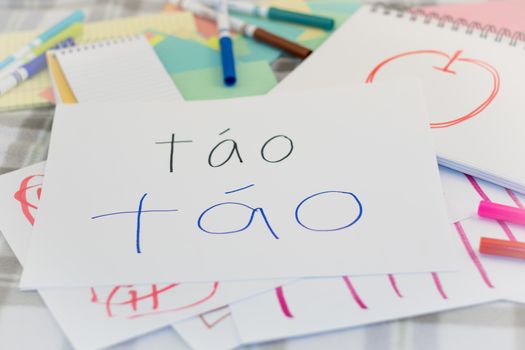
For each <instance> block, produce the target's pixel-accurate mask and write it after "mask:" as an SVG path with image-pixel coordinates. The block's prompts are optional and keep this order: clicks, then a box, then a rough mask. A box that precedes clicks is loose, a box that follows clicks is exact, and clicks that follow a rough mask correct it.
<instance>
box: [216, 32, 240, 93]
mask: <svg viewBox="0 0 525 350" xmlns="http://www.w3.org/2000/svg"><path fill="white" fill-rule="evenodd" d="M219 44H220V46H221V61H222V74H223V78H224V84H225V85H226V86H232V85H234V84H235V83H236V82H237V76H236V73H235V61H234V58H233V44H232V40H231V39H230V38H229V37H222V38H220V40H219Z"/></svg>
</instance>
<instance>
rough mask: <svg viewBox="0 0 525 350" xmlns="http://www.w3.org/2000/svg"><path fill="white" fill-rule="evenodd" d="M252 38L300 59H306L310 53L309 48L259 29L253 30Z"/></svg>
mask: <svg viewBox="0 0 525 350" xmlns="http://www.w3.org/2000/svg"><path fill="white" fill-rule="evenodd" d="M253 38H254V39H256V40H258V41H261V42H264V43H266V44H269V45H272V46H275V47H278V48H280V49H282V50H284V51H286V52H288V53H290V54H292V55H294V56H296V57H299V58H302V59H304V58H306V57H308V56H309V55H310V54H311V53H312V50H310V49H309V48H306V47H304V46H301V45H299V44H296V43H294V42H292V41H290V40H288V39H285V38H282V37H280V36H277V35H275V34H272V33H270V32H267V31H266V30H264V29H261V28H257V29H255V31H254V32H253Z"/></svg>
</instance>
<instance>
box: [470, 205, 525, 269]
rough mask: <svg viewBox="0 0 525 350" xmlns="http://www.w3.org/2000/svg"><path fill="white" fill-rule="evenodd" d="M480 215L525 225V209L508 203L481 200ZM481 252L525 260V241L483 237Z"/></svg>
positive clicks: (480, 246)
mask: <svg viewBox="0 0 525 350" xmlns="http://www.w3.org/2000/svg"><path fill="white" fill-rule="evenodd" d="M478 215H479V216H481V217H484V218H489V219H494V220H501V221H507V222H512V223H514V224H519V225H525V209H522V208H515V207H511V206H508V205H503V204H497V203H492V202H489V201H481V202H479V207H478ZM479 252H480V253H482V254H489V255H499V256H505V257H510V258H518V259H523V260H525V243H523V242H513V241H509V240H504V239H494V238H487V237H481V240H480V242H479Z"/></svg>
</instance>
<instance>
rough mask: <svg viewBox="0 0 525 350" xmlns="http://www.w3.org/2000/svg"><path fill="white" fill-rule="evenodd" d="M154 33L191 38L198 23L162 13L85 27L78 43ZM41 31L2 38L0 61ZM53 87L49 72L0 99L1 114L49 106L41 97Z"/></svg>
mask: <svg viewBox="0 0 525 350" xmlns="http://www.w3.org/2000/svg"><path fill="white" fill-rule="evenodd" d="M147 29H154V30H158V31H160V32H164V33H167V34H176V35H177V36H179V37H189V36H190V35H192V34H191V33H193V32H194V31H195V20H194V17H193V15H191V14H190V13H188V12H175V13H162V14H159V15H150V16H140V17H130V18H122V19H117V20H112V21H101V22H91V23H86V25H85V26H84V33H83V35H82V37H81V38H79V39H78V40H76V41H77V43H79V44H82V43H88V42H94V41H99V40H104V39H109V38H113V37H118V36H125V35H133V34H138V33H142V32H144V31H145V30H147ZM41 31H42V30H41V29H39V30H33V31H26V32H15V33H7V34H2V35H0V58H1V57H6V56H8V55H9V54H11V53H13V52H15V51H16V50H17V49H19V48H20V47H22V46H24V45H25V44H26V43H28V42H29V41H30V40H31V39H33V38H34V37H36V36H37V35H38V34H39V33H40V32H41ZM49 86H51V82H50V79H49V74H48V72H47V71H44V72H41V73H39V74H37V75H35V76H34V77H33V78H32V79H30V80H28V81H26V82H24V83H23V84H22V85H20V86H19V87H17V88H15V89H13V90H12V91H10V92H9V93H8V94H6V95H5V96H2V97H0V110H12V109H20V108H32V107H41V106H47V105H49V104H50V103H49V101H48V100H46V99H45V98H44V97H42V96H40V93H41V92H42V91H43V90H45V89H46V88H48V87H49Z"/></svg>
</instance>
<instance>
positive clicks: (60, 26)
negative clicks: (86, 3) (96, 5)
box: [0, 10, 85, 69]
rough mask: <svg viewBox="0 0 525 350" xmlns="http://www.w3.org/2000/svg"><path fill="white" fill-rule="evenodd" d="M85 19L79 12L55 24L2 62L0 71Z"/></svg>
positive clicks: (0, 62) (82, 13)
mask: <svg viewBox="0 0 525 350" xmlns="http://www.w3.org/2000/svg"><path fill="white" fill-rule="evenodd" d="M84 18H85V15H84V12H82V11H80V10H77V11H75V12H73V13H72V14H71V15H69V16H68V17H66V18H64V19H63V20H62V21H60V22H59V23H57V24H55V25H54V26H52V27H51V28H49V29H48V30H46V31H45V32H43V33H42V34H40V35H39V36H37V37H36V38H35V39H33V40H32V41H31V42H30V43H29V44H27V45H26V46H24V47H23V48H21V49H20V50H19V51H17V52H15V53H14V54H12V55H11V56H8V57H7V58H6V59H4V60H3V61H0V69H4V68H6V67H8V66H10V65H12V64H14V63H16V62H17V61H18V60H20V59H22V58H23V57H24V56H26V55H27V54H28V53H30V52H31V51H32V50H34V49H35V48H37V47H38V46H40V45H42V44H43V43H44V42H46V41H47V40H49V39H51V38H52V37H54V36H55V35H57V34H58V33H60V32H61V31H63V30H64V29H66V28H67V27H69V26H70V25H72V24H74V23H76V22H82V21H83V20H84Z"/></svg>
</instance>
